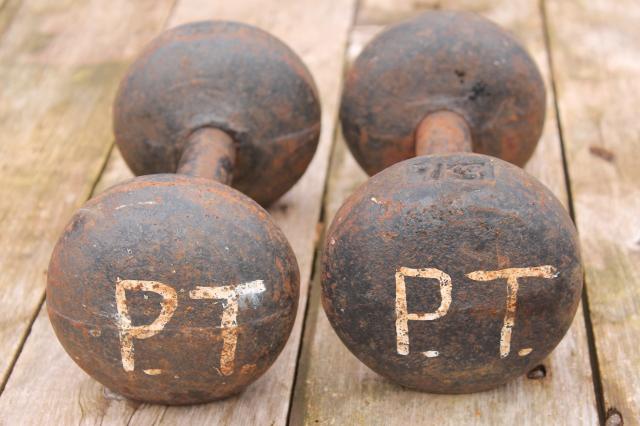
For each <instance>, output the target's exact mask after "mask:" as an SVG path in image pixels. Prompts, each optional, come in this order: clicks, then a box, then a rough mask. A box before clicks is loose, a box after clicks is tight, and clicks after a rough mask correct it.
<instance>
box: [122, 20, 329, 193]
mask: <svg viewBox="0 0 640 426" xmlns="http://www.w3.org/2000/svg"><path fill="white" fill-rule="evenodd" d="M202 127H213V128H217V129H220V130H222V131H224V132H226V133H228V134H229V135H230V136H231V137H232V138H233V139H234V141H235V143H236V145H237V155H236V164H235V168H234V171H233V183H232V185H233V187H235V188H237V189H238V190H240V191H241V192H243V193H245V194H247V195H248V196H249V197H251V198H253V199H254V200H256V201H257V202H258V203H260V204H262V205H268V204H270V203H272V202H273V201H275V200H276V199H278V198H279V197H280V196H281V195H282V194H284V193H285V192H286V191H287V190H288V189H289V188H290V187H291V186H293V184H294V183H295V182H296V181H297V180H298V179H299V178H300V176H302V174H303V173H304V171H305V169H306V167H307V166H308V164H309V162H310V161H311V158H312V157H313V154H314V152H315V149H316V146H317V143H318V137H319V134H320V104H319V101H318V96H317V93H316V88H315V85H314V82H313V79H312V77H311V74H310V73H309V71H308V70H307V68H306V67H305V65H304V64H303V63H302V61H301V60H300V58H299V57H298V56H297V55H296V54H295V53H294V52H293V51H292V50H291V49H289V48H288V47H287V46H286V45H284V44H283V43H282V42H280V41H279V40H278V39H276V38H274V37H273V36H271V35H269V34H268V33H266V32H264V31H262V30H259V29H257V28H254V27H251V26H248V25H244V24H239V23H233V22H199V23H192V24H187V25H183V26H180V27H177V28H174V29H172V30H169V31H167V32H165V33H163V34H162V35H160V36H159V37H158V38H156V39H155V40H154V41H153V42H152V43H151V44H150V45H149V46H148V47H147V48H146V49H145V51H144V52H143V53H142V54H141V56H140V57H139V58H138V59H137V60H136V62H135V63H134V64H133V65H132V67H131V68H130V69H129V71H128V73H127V75H126V77H125V79H124V80H123V82H122V84H121V86H120V90H119V92H118V95H117V98H116V102H115V107H114V133H115V136H116V142H117V143H118V147H119V148H120V151H121V152H122V155H123V157H124V159H125V160H126V162H127V164H128V165H129V167H131V169H132V170H133V172H134V173H135V174H137V175H142V174H152V173H173V172H175V171H176V169H177V166H178V163H179V161H180V158H181V155H182V152H183V149H184V147H185V144H186V141H187V139H188V138H189V136H190V135H191V134H192V133H193V132H195V131H196V130H198V129H200V128H202Z"/></svg>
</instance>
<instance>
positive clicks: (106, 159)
mask: <svg viewBox="0 0 640 426" xmlns="http://www.w3.org/2000/svg"><path fill="white" fill-rule="evenodd" d="M114 146H115V143H114V142H112V143H111V145H110V146H109V150H108V151H107V153H106V155H105V157H104V161H103V162H102V165H101V166H100V169H99V170H98V173H97V174H96V177H95V179H94V180H93V183H92V184H91V188H90V189H89V191H88V192H89V196H88V197H82V198H84V201H83V204H84V203H85V202H86V201H87V200H89V199H90V198H91V197H93V195H94V191H95V190H96V186H98V182H100V178H101V177H102V174H103V173H104V171H105V169H106V168H107V163H108V162H109V157H111V153H112V152H113V148H114ZM47 272H48V271H47ZM45 299H46V288H45V291H43V292H42V295H41V296H40V301H39V302H38V305H37V307H36V309H34V311H33V315H31V318H30V319H29V325H28V326H27V329H26V331H25V333H24V334H23V335H22V339H20V343H19V344H18V349H17V350H16V351H15V353H14V355H13V358H12V359H11V362H10V363H9V367H8V368H7V374H6V375H5V377H4V380H2V383H0V396H1V395H2V393H3V392H4V388H5V387H6V386H7V382H9V378H10V377H11V374H12V373H13V369H14V368H15V366H16V363H17V362H18V358H20V355H21V354H22V350H23V349H24V345H25V344H26V343H27V339H28V338H29V335H30V334H31V329H32V328H33V323H34V322H35V321H36V318H38V315H39V314H40V311H41V310H42V306H43V305H44V301H45Z"/></svg>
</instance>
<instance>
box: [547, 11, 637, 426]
mask: <svg viewBox="0 0 640 426" xmlns="http://www.w3.org/2000/svg"><path fill="white" fill-rule="evenodd" d="M546 16H547V21H548V23H547V24H548V27H549V31H550V44H551V52H552V59H553V73H554V76H555V81H556V86H557V91H558V106H559V111H560V118H561V121H562V129H563V140H564V145H565V148H566V154H567V163H568V171H569V175H570V182H571V189H572V194H573V205H574V209H575V215H576V221H577V224H578V231H579V233H580V239H581V243H582V252H583V258H584V262H585V269H586V271H585V272H586V285H587V292H588V296H589V298H588V300H589V308H590V314H591V322H592V324H593V333H594V337H595V344H596V349H597V351H596V352H597V357H598V364H599V367H600V374H601V379H602V390H603V396H604V409H605V412H607V413H608V415H607V418H608V420H607V421H608V422H609V424H611V425H614V424H621V423H616V422H619V420H620V417H621V419H622V420H623V421H624V424H625V425H632V424H640V351H639V350H638V348H639V347H640V343H639V342H640V121H639V120H638V112H639V111H640V100H639V99H638V94H639V93H640V79H639V77H640V27H639V26H638V23H639V22H640V3H638V2H637V1H634V0H619V1H615V2H610V1H605V0H589V1H581V2H568V1H562V0H547V1H546Z"/></svg>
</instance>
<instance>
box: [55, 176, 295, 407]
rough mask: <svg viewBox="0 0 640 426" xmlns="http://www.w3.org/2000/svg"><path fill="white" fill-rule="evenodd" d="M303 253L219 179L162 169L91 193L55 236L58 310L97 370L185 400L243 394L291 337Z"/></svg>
mask: <svg viewBox="0 0 640 426" xmlns="http://www.w3.org/2000/svg"><path fill="white" fill-rule="evenodd" d="M298 292H299V273H298V266H297V263H296V260H295V257H294V254H293V252H292V250H291V248H290V246H289V244H288V243H287V241H286V239H285V237H284V235H283V234H282V232H281V231H280V230H279V229H278V227H277V226H276V225H275V224H274V222H273V221H272V219H271V218H270V216H269V215H268V213H267V212H266V211H265V210H264V209H262V208H261V207H260V206H259V205H258V204H257V203H255V202H254V201H253V200H251V199H249V198H248V197H246V196H245V195H243V194H241V193H240V192H238V191H236V190H234V189H232V188H230V187H228V186H225V185H222V184H219V183H216V182H213V181H211V180H206V179H201V178H192V177H187V176H181V175H154V176H146V177H140V178H135V179H133V180H131V181H129V182H126V183H123V184H120V185H117V186H115V187H113V188H111V189H110V190H108V191H107V192H105V193H103V194H101V195H99V196H97V197H95V198H93V199H92V200H90V201H89V202H88V203H87V204H86V205H85V206H83V208H81V209H80V210H79V211H78V212H77V213H76V214H75V215H74V216H73V218H72V220H71V222H70V224H69V225H68V226H67V228H66V230H65V232H64V234H63V235H62V237H61V238H60V240H59V241H58V244H57V245H56V247H55V249H54V252H53V255H52V258H51V263H50V265H49V276H48V285H47V308H48V312H49V318H50V319H51V323H52V324H53V327H54V329H55V332H56V334H57V336H58V338H59V340H60V342H61V343H62V344H63V346H64V348H65V349H66V350H67V352H68V353H69V354H70V355H71V357H72V358H73V359H74V361H75V362H76V363H78V364H79V365H80V366H81V367H82V368H83V369H84V370H85V371H86V372H87V373H89V374H90V375H91V376H92V377H94V378H95V379H97V380H98V381H100V382H101V383H103V384H104V385H106V386H107V387H109V388H111V389H112V390H114V391H116V392H119V393H121V394H123V395H125V396H127V397H130V398H133V399H138V400H144V401H149V402H156V403H167V404H187V403H198V402H205V401H210V400H214V399H217V398H221V397H225V396H228V395H232V394H234V393H237V392H239V391H240V390H242V389H243V388H244V387H245V386H247V385H248V384H249V383H251V382H253V381H254V380H256V379H257V378H258V377H259V376H260V375H262V374H263V373H264V372H265V371H266V370H267V368H268V367H269V366H270V365H271V364H272V363H273V362H274V360H275V359H276V357H277V356H278V354H279V353H280V351H281V350H282V348H283V347H284V345H285V343H286V341H287V338H288V336H289V333H290V331H291V327H292V326H293V321H294V318H295V314H296V308H297V303H298Z"/></svg>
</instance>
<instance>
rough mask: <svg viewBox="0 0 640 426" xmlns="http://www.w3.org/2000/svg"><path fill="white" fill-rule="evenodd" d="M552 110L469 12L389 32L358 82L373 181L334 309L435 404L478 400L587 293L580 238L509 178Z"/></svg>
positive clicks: (501, 35) (359, 65)
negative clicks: (465, 397)
mask: <svg viewBox="0 0 640 426" xmlns="http://www.w3.org/2000/svg"><path fill="white" fill-rule="evenodd" d="M544 102H545V96H544V86H543V83H542V79H541V78H540V75H539V72H538V70H537V68H536V66H535V64H534V62H533V61H532V60H531V59H530V58H529V56H528V55H527V53H526V52H525V51H524V50H523V49H522V47H520V45H519V44H518V43H517V42H516V41H515V40H514V39H513V38H512V37H511V36H509V35H508V34H506V33H505V32H503V31H502V30H501V29H500V28H498V27H497V26H495V25H493V24H491V23H490V22H488V21H486V20H485V19H483V18H481V17H479V16H476V15H472V14H468V13H456V12H428V13H425V14H423V15H420V16H418V17H416V18H414V19H412V20H409V21H406V22H404V23H401V24H399V25H396V26H393V27H391V28H389V29H388V30H386V31H384V32H383V33H382V34H380V35H379V36H377V37H376V38H375V39H374V40H373V41H372V42H371V43H370V44H369V45H368V46H366V47H365V49H364V50H363V52H362V53H361V55H360V56H359V57H358V59H357V60H356V62H355V64H354V66H353V68H352V69H351V70H350V71H349V73H348V76H347V79H346V83H345V89H344V94H343V98H342V106H341V121H342V126H343V130H344V134H345V137H346V140H347V142H348V145H349V148H350V149H351V152H352V153H353V155H354V156H355V158H356V159H357V160H358V162H359V163H360V164H361V165H362V167H363V168H364V169H365V170H366V171H367V172H369V173H370V174H373V173H377V174H376V175H375V176H373V177H372V178H370V179H369V181H368V182H366V183H365V184H364V185H363V186H361V187H360V188H359V189H358V190H357V191H356V192H355V193H354V194H352V195H351V196H350V197H349V198H348V199H347V200H346V202H345V203H344V204H343V206H342V207H341V208H340V209H339V211H338V212H337V213H336V216H335V218H334V220H333V223H332V225H331V227H330V229H329V230H328V232H327V235H326V240H325V251H324V255H323V261H322V302H323V307H324V309H325V312H326V314H327V317H328V318H329V320H330V322H331V325H332V326H333V328H334V329H335V331H336V333H337V334H338V336H339V337H340V338H341V339H342V341H343V342H344V343H345V345H346V346H347V347H348V348H349V349H350V350H351V352H353V353H354V354H355V355H356V356H357V357H358V358H359V359H360V360H361V361H362V362H364V363H365V364H366V365H367V366H369V367H370V368H372V369H373V370H374V371H376V372H378V373H379V374H381V375H383V376H385V377H387V378H389V379H391V380H393V381H395V382H397V383H399V384H401V385H403V386H407V387H410V388H415V389H418V390H422V391H427V392H435V393H467V392H476V391H482V390H486V389H491V388H493V387H496V386H498V385H500V384H503V383H505V382H507V381H509V380H511V379H513V378H514V377H517V376H519V375H522V374H523V373H525V372H527V371H528V370H529V369H531V368H532V367H534V366H535V365H536V364H538V363H540V362H541V360H543V359H544V358H545V357H546V356H547V355H548V354H549V353H550V352H551V351H552V350H553V348H554V347H555V346H556V345H557V344H558V342H559V341H560V340H561V338H562V337H563V336H564V334H565V333H566V331H567V330H568V328H569V326H570V325H571V322H572V319H573V317H574V315H575V312H576V309H577V306H578V302H579V300H580V294H581V289H582V268H581V260H580V254H579V247H578V241H577V237H576V231H575V228H574V226H573V224H572V222H571V219H570V217H569V215H568V214H567V212H566V211H565V209H564V208H563V206H562V205H561V203H560V202H559V201H558V200H557V199H556V197H555V196H554V195H553V194H552V193H551V192H550V191H549V190H548V189H546V188H545V187H544V185H542V184H541V183H540V182H538V181H537V180H536V179H535V178H533V177H532V176H530V175H528V174H527V173H525V172H524V171H523V170H522V169H520V168H519V167H517V166H516V165H513V164H511V163H509V162H512V163H515V164H517V165H523V164H524V163H525V162H526V160H527V159H528V158H529V156H530V155H531V153H532V152H533V150H534V148H535V145H536V142H537V140H538V138H539V136H540V134H541V130H542V124H543V117H544ZM472 151H474V152H475V153H474V152H472ZM494 156H498V157H500V158H502V159H503V160H507V161H509V162H507V161H503V160H501V159H499V158H495V157H494ZM411 157H415V158H411Z"/></svg>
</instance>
